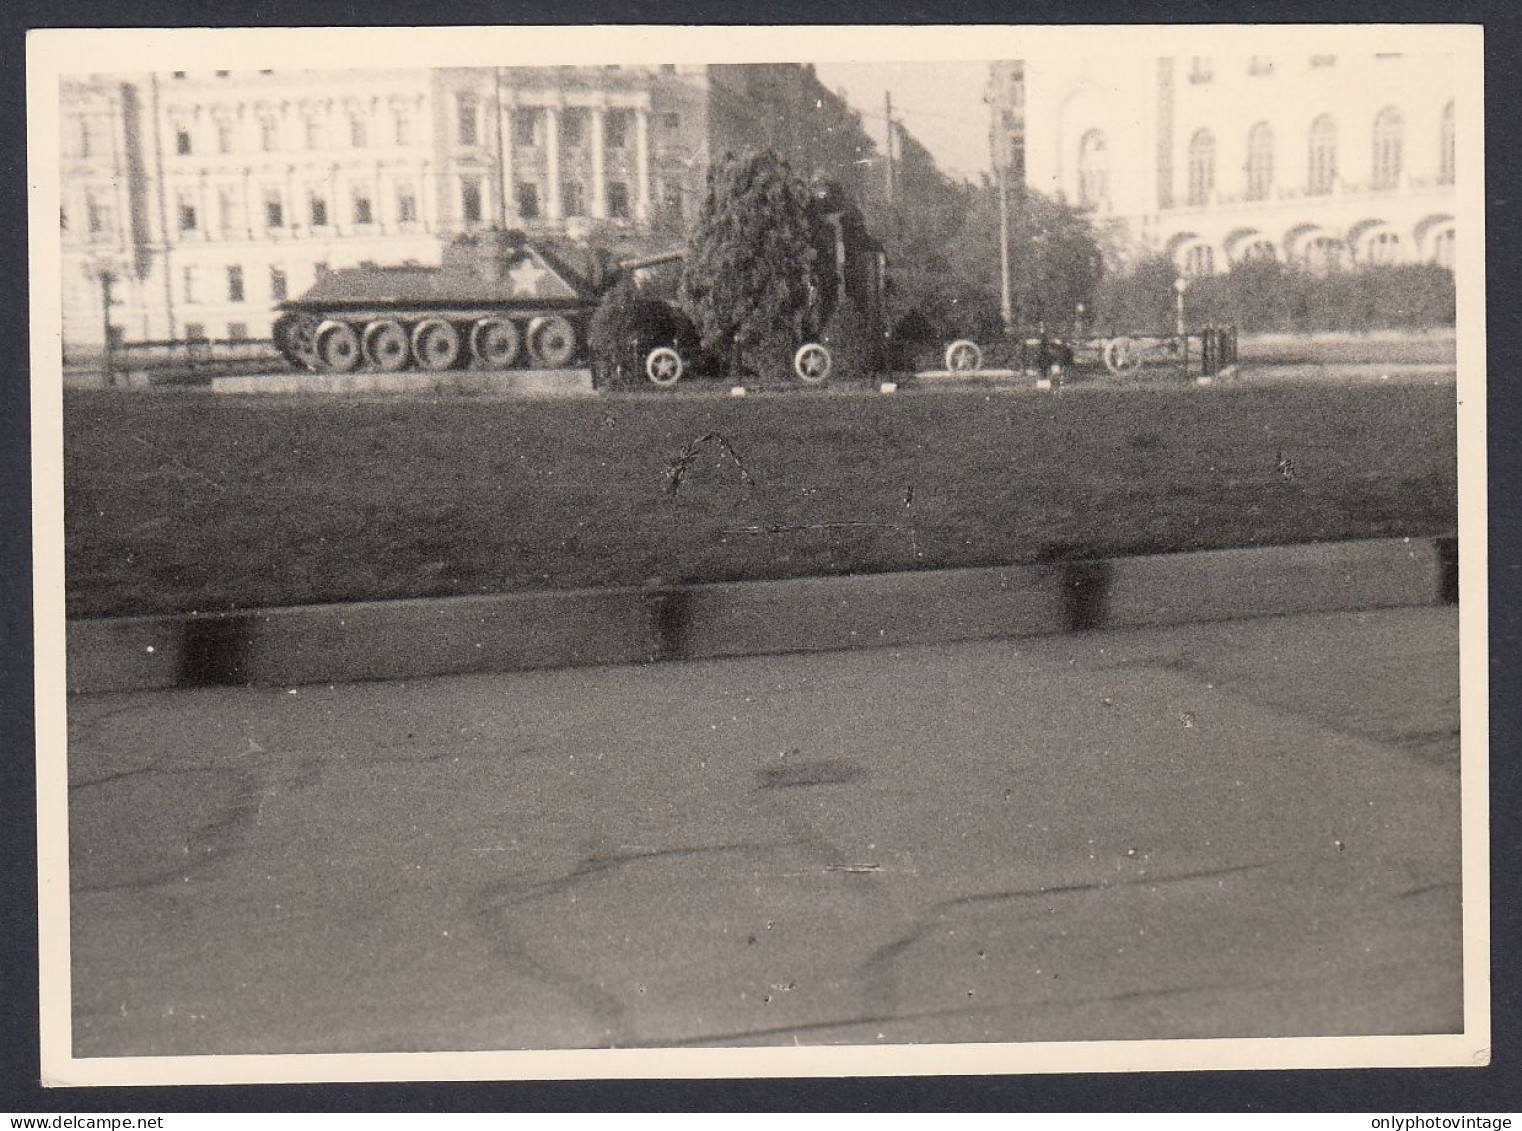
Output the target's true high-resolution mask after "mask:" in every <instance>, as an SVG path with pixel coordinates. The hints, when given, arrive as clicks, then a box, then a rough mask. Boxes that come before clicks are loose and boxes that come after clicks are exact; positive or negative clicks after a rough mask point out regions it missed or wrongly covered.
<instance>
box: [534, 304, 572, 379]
mask: <svg viewBox="0 0 1522 1131" xmlns="http://www.w3.org/2000/svg"><path fill="white" fill-rule="evenodd" d="M528 349H529V354H530V355H531V356H532V357H533V359H534V362H535V364H537V365H540V366H542V367H543V368H545V369H560V368H562V367H564V366H565V365H568V364H569V363H570V360H571V358H573V357H575V356H576V327H575V326H572V325H571V324H570V323H569V322H567V321H566V320H565V319H564V318H562V317H560V315H558V314H552V315H550V316H549V317H547V318H536V319H535V320H534V324H533V325H532V326H531V327H530V328H529V341H528Z"/></svg>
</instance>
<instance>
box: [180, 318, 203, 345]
mask: <svg viewBox="0 0 1522 1131" xmlns="http://www.w3.org/2000/svg"><path fill="white" fill-rule="evenodd" d="M185 340H186V341H187V342H204V341H206V340H207V338H206V327H205V326H203V325H201V323H199V322H187V323H185Z"/></svg>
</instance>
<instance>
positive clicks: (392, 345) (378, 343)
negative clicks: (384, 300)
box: [365, 318, 412, 373]
mask: <svg viewBox="0 0 1522 1131" xmlns="http://www.w3.org/2000/svg"><path fill="white" fill-rule="evenodd" d="M365 357H366V358H368V359H369V361H370V364H371V365H373V366H375V368H377V369H379V370H380V371H381V372H383V373H395V372H396V371H397V370H398V369H405V368H406V367H407V362H408V361H410V360H411V359H412V355H411V353H409V352H408V349H407V331H406V330H403V329H402V326H401V323H399V322H393V321H391V320H390V319H389V318H388V319H386V320H385V321H382V322H372V323H370V325H368V326H366V327H365Z"/></svg>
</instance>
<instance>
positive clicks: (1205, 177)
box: [1189, 130, 1215, 205]
mask: <svg viewBox="0 0 1522 1131" xmlns="http://www.w3.org/2000/svg"><path fill="white" fill-rule="evenodd" d="M1213 192H1215V134H1213V133H1211V132H1210V131H1209V130H1197V131H1196V132H1195V135H1194V136H1193V137H1192V138H1190V139H1189V203H1190V204H1194V205H1199V204H1209V203H1210V194H1211V193H1213Z"/></svg>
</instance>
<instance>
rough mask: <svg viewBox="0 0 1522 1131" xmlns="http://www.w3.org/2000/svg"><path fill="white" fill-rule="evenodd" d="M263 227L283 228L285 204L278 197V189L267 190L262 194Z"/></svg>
mask: <svg viewBox="0 0 1522 1131" xmlns="http://www.w3.org/2000/svg"><path fill="white" fill-rule="evenodd" d="M264 226H265V227H266V228H283V227H285V202H284V201H283V200H282V199H281V197H280V190H279V189H267V190H266V191H265V193H264Z"/></svg>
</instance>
